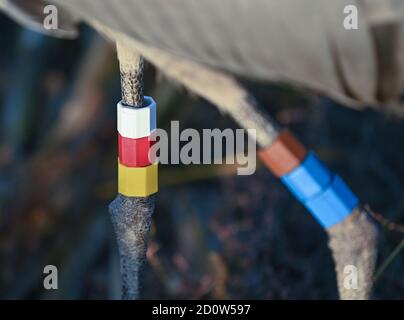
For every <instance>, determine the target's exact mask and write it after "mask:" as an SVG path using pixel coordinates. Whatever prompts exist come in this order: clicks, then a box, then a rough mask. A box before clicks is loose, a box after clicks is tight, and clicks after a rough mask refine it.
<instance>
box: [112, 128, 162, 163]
mask: <svg viewBox="0 0 404 320" xmlns="http://www.w3.org/2000/svg"><path fill="white" fill-rule="evenodd" d="M153 132H154V133H155V132H156V131H155V130H154V131H153ZM152 136H153V133H151V135H150V136H147V137H143V138H138V139H132V138H126V137H122V135H121V134H120V133H119V132H118V151H119V161H120V163H121V164H123V165H125V166H127V167H147V166H149V165H151V164H152V163H154V162H156V156H155V155H153V154H149V151H150V148H151V147H152V146H153V145H154V144H155V143H156V141H155V139H153V138H152ZM152 140H153V141H152Z"/></svg>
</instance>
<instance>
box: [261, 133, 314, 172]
mask: <svg viewBox="0 0 404 320" xmlns="http://www.w3.org/2000/svg"><path fill="white" fill-rule="evenodd" d="M258 155H259V157H260V158H261V160H262V162H264V164H265V165H266V166H267V167H268V168H269V169H270V170H271V171H272V173H273V174H274V175H275V176H276V177H278V178H279V177H282V176H283V175H285V174H287V173H289V172H290V171H292V170H293V169H295V168H296V167H298V166H299V165H300V163H301V162H302V161H303V159H304V158H305V157H306V155H307V150H306V148H305V147H304V146H303V145H302V144H301V143H300V142H299V141H298V140H297V139H296V138H295V137H294V136H293V135H292V134H291V133H290V132H289V131H288V130H284V131H283V132H281V134H280V135H279V136H278V138H277V139H276V140H275V141H274V142H273V143H272V144H271V145H270V146H268V147H266V148H264V149H261V150H260V151H259V152H258Z"/></svg>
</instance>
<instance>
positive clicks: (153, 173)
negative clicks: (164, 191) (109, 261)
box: [118, 161, 158, 197]
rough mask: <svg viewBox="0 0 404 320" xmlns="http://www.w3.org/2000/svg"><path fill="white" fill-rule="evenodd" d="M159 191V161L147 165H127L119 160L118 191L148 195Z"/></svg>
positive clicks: (135, 195) (134, 194)
mask: <svg viewBox="0 0 404 320" xmlns="http://www.w3.org/2000/svg"><path fill="white" fill-rule="evenodd" d="M157 191H158V162H155V163H153V164H152V165H150V166H147V167H125V166H124V165H122V164H121V163H120V162H119V161H118V192H119V193H120V194H122V195H124V196H127V197H147V196H150V195H152V194H153V193H156V192H157Z"/></svg>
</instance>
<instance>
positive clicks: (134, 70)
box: [109, 42, 155, 300]
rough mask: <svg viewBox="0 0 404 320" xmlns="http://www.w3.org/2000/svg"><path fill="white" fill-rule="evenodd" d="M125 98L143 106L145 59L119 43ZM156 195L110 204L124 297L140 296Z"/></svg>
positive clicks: (129, 198) (123, 199)
mask: <svg viewBox="0 0 404 320" xmlns="http://www.w3.org/2000/svg"><path fill="white" fill-rule="evenodd" d="M117 51H118V57H119V62H120V72H121V86H122V101H123V103H125V104H126V105H128V106H131V107H134V108H136V107H142V106H143V59H142V58H141V57H140V56H139V55H137V54H136V51H133V50H131V49H130V48H127V47H125V46H123V45H122V44H121V43H119V42H118V43H117ZM154 205H155V196H154V195H152V196H148V197H127V196H124V195H121V194H118V196H117V197H116V198H115V200H114V201H112V203H111V204H110V206H109V212H110V215H111V220H112V224H113V226H114V230H115V233H116V237H117V241H118V249H119V255H120V264H121V276H122V299H124V300H134V299H138V298H139V295H140V293H139V290H140V286H141V276H142V269H143V266H144V264H145V261H146V250H147V240H148V236H149V231H150V225H151V216H152V214H153V211H154Z"/></svg>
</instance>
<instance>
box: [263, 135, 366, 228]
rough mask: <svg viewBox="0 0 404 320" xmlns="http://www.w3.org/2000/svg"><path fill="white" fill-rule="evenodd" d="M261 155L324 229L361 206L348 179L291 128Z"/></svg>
mask: <svg viewBox="0 0 404 320" xmlns="http://www.w3.org/2000/svg"><path fill="white" fill-rule="evenodd" d="M259 156H260V157H261V159H262V161H263V162H264V163H265V165H266V166H267V167H268V168H269V169H270V170H271V171H272V172H273V174H274V175H275V176H277V177H279V178H280V179H281V181H282V182H283V184H284V185H285V186H286V187H287V188H288V189H289V190H290V191H291V192H292V194H293V195H294V196H295V197H296V198H297V199H298V200H299V201H300V202H301V203H302V204H303V205H304V206H305V207H306V208H307V209H308V210H309V211H310V213H311V214H312V215H313V216H314V217H315V218H316V220H317V221H318V222H319V223H320V224H321V225H322V226H323V227H324V228H330V227H332V226H334V225H335V224H337V223H339V222H341V221H342V220H344V219H345V218H346V217H347V216H349V215H350V214H351V213H352V212H353V211H354V209H355V208H356V207H357V206H358V205H359V200H358V198H357V197H356V196H355V195H354V193H353V192H352V191H351V190H350V189H349V187H348V186H347V185H346V184H345V182H344V181H343V180H342V179H341V178H340V177H339V176H338V175H335V174H334V173H332V172H331V171H330V170H329V169H328V168H327V167H326V165H325V164H324V163H323V162H321V161H320V160H319V159H318V158H317V157H316V155H315V154H314V153H313V152H311V151H310V152H308V151H307V150H306V149H305V148H304V146H303V145H302V144H301V143H300V142H299V141H298V140H297V139H296V138H295V137H294V136H293V135H292V134H291V133H290V132H289V131H287V130H284V131H283V132H282V133H281V134H280V135H279V136H278V138H277V139H276V140H275V141H274V142H273V143H272V144H271V145H270V146H268V147H267V148H264V149H262V150H260V151H259Z"/></svg>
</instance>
